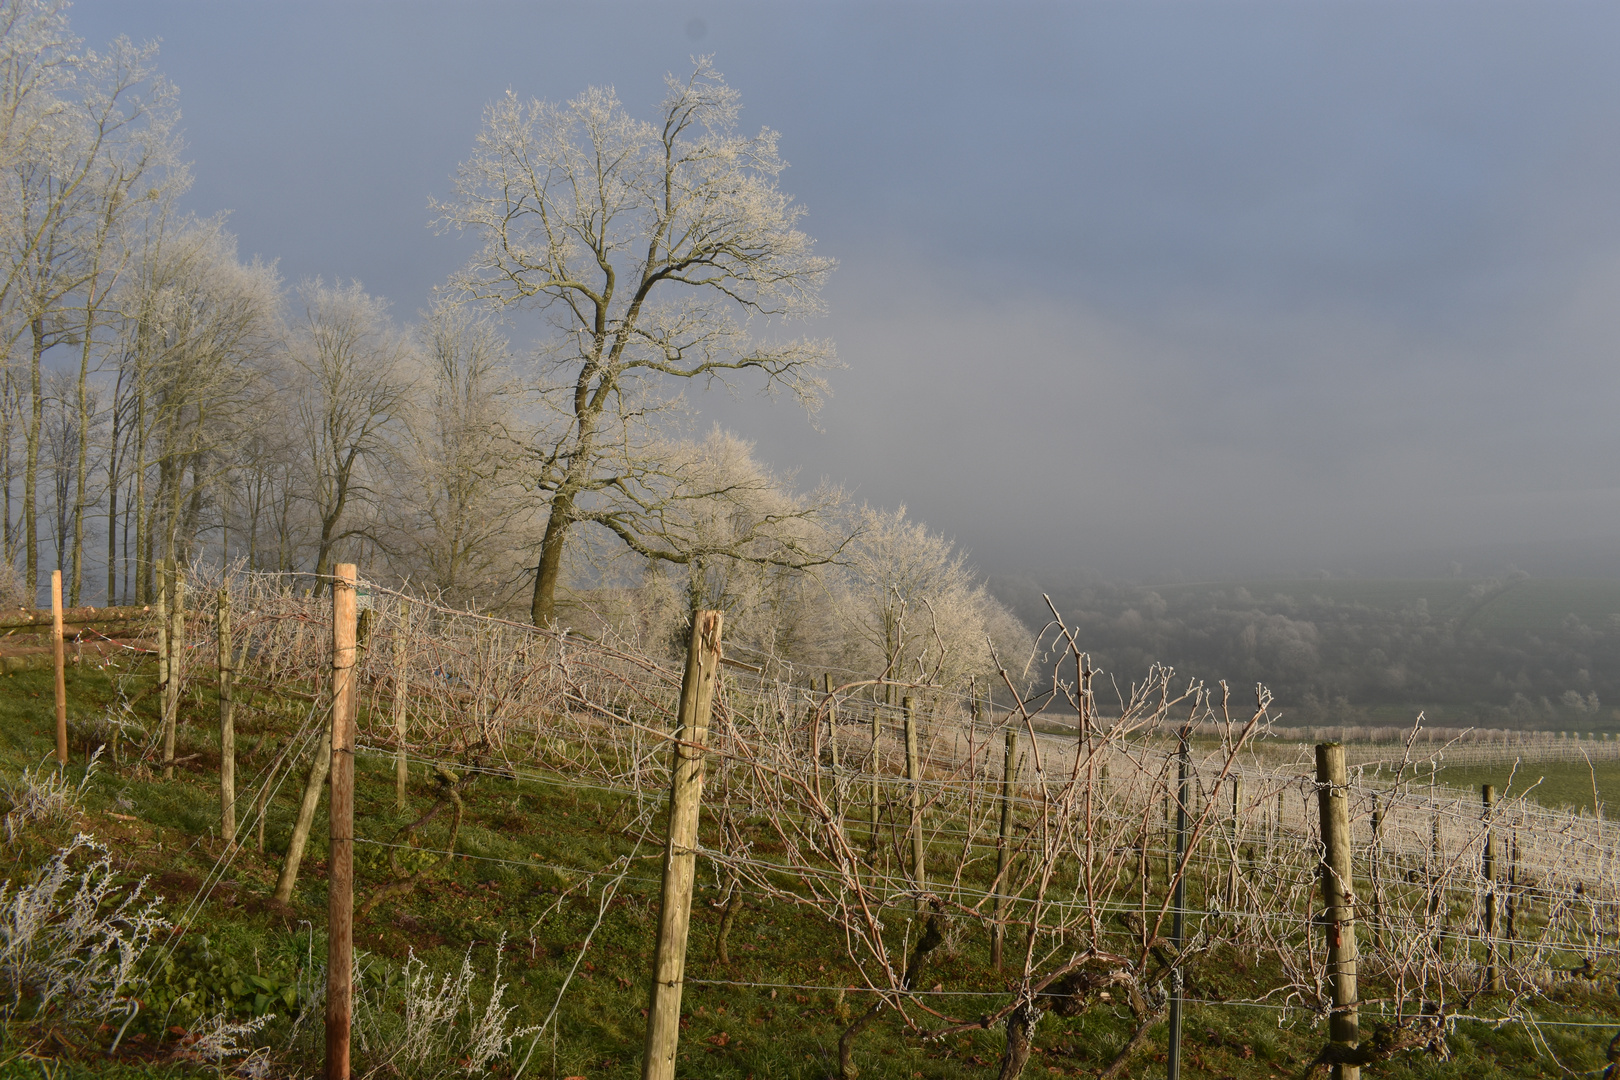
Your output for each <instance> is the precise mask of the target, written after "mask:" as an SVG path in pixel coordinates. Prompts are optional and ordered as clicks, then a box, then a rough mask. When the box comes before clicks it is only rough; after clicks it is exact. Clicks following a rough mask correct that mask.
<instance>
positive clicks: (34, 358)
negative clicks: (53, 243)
mask: <svg viewBox="0 0 1620 1080" xmlns="http://www.w3.org/2000/svg"><path fill="white" fill-rule="evenodd" d="M32 329H33V345H32V347H31V348H30V349H29V354H28V356H29V366H28V433H27V436H26V442H25V444H24V445H25V449H24V454H25V456H24V458H23V566H24V572H23V585H24V587H26V588H27V590H28V597H29V603H30V604H35V605H37V604H38V602H39V507H38V506H37V505H36V499H35V495H36V491H35V489H36V488H37V487H38V486H39V432H40V426H41V424H42V423H43V422H44V417H45V396H44V394H43V392H42V391H41V389H40V384H39V380H40V372H39V368H40V357H41V356H42V355H43V354H44V352H45V320H44V319H43V318H42V317H39V316H35V318H34V321H33V324H32Z"/></svg>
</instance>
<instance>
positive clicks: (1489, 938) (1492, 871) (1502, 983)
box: [1479, 784, 1507, 990]
mask: <svg viewBox="0 0 1620 1080" xmlns="http://www.w3.org/2000/svg"><path fill="white" fill-rule="evenodd" d="M1479 795H1480V802H1481V803H1482V804H1483V813H1484V816H1485V850H1484V851H1483V853H1482V854H1481V858H1480V864H1481V865H1480V871H1481V873H1482V875H1483V876H1484V878H1485V956H1486V963H1485V985H1486V987H1487V988H1489V989H1491V990H1505V989H1507V981H1506V980H1505V979H1503V978H1502V966H1501V958H1500V957H1499V956H1498V955H1497V947H1496V830H1495V829H1494V827H1493V822H1492V820H1491V818H1492V816H1493V815H1494V814H1495V811H1496V788H1495V787H1494V786H1492V785H1490V784H1483V785H1481V786H1480V789H1479Z"/></svg>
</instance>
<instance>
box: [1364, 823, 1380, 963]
mask: <svg viewBox="0 0 1620 1080" xmlns="http://www.w3.org/2000/svg"><path fill="white" fill-rule="evenodd" d="M1383 858H1384V810H1383V807H1381V806H1380V805H1379V804H1378V793H1377V792H1374V793H1373V797H1372V843H1371V844H1369V845H1368V846H1367V868H1368V874H1367V876H1368V879H1369V882H1370V884H1371V888H1372V924H1373V925H1372V932H1373V948H1374V949H1375V950H1377V951H1378V952H1380V953H1381V952H1383V951H1384V885H1383V882H1382V881H1381V880H1380V878H1379V871H1378V864H1379V863H1380V862H1382V861H1383Z"/></svg>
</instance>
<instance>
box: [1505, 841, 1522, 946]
mask: <svg viewBox="0 0 1620 1080" xmlns="http://www.w3.org/2000/svg"><path fill="white" fill-rule="evenodd" d="M1503 907H1504V908H1505V909H1506V910H1505V911H1503V915H1505V916H1506V918H1505V919H1504V920H1503V921H1504V922H1505V923H1506V924H1507V925H1506V927H1505V928H1504V929H1505V930H1506V931H1507V942H1508V964H1509V965H1510V966H1511V965H1512V964H1513V962H1514V959H1515V957H1514V952H1515V949H1514V947H1513V942H1514V939H1515V938H1516V937H1517V936H1518V916H1519V830H1518V829H1513V830H1512V831H1511V832H1510V833H1509V834H1508V878H1507V902H1506V903H1505V904H1504V905H1503Z"/></svg>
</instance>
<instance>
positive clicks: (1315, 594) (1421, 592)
mask: <svg viewBox="0 0 1620 1080" xmlns="http://www.w3.org/2000/svg"><path fill="white" fill-rule="evenodd" d="M993 584H994V585H996V587H997V588H998V595H1000V596H1001V597H1002V598H1003V600H1004V601H1005V602H1007V603H1008V604H1009V605H1010V606H1011V607H1012V608H1013V610H1014V611H1015V612H1016V613H1017V614H1018V615H1019V617H1020V618H1022V619H1023V620H1024V621H1025V622H1026V623H1028V624H1029V625H1031V626H1040V625H1041V624H1043V623H1045V622H1046V621H1047V620H1048V619H1050V617H1051V613H1050V611H1048V609H1047V607H1046V603H1045V601H1044V600H1043V599H1042V597H1041V591H1042V588H1045V587H1044V586H1036V585H1035V584H1034V583H1033V582H1029V581H1022V580H1008V581H1001V582H993ZM1046 591H1047V592H1048V593H1049V594H1050V595H1051V597H1052V600H1053V602H1054V603H1055V604H1056V605H1057V607H1058V610H1059V611H1060V612H1062V613H1063V615H1064V617H1065V619H1067V620H1069V622H1070V623H1071V628H1072V629H1074V630H1075V633H1076V635H1077V637H1078V639H1079V640H1080V641H1081V643H1082V645H1083V647H1085V648H1086V649H1088V650H1090V651H1091V652H1092V653H1093V657H1094V660H1095V661H1096V663H1097V664H1098V666H1099V667H1100V668H1101V669H1102V670H1104V671H1107V672H1109V673H1111V674H1115V675H1118V674H1120V673H1129V672H1132V671H1138V670H1141V669H1143V668H1144V667H1145V666H1146V664H1147V663H1149V662H1160V663H1166V664H1169V665H1170V666H1172V667H1174V668H1176V669H1177V670H1178V671H1180V672H1183V673H1185V674H1186V675H1189V676H1192V677H1195V678H1201V679H1204V680H1206V681H1210V682H1214V681H1217V680H1220V679H1225V680H1227V681H1228V682H1229V683H1232V684H1234V685H1240V686H1242V685H1247V684H1250V683H1253V682H1262V683H1264V684H1266V686H1268V687H1269V688H1270V689H1271V690H1272V692H1273V694H1274V695H1275V697H1276V700H1277V703H1278V705H1279V707H1280V709H1281V711H1282V713H1283V714H1284V716H1285V718H1286V722H1289V723H1296V724H1312V723H1338V724H1347V725H1353V724H1365V723H1372V724H1379V725H1392V726H1403V727H1404V726H1408V725H1410V724H1411V723H1412V721H1413V719H1414V718H1415V717H1417V716H1418V714H1419V713H1423V714H1425V715H1426V717H1427V719H1428V720H1429V721H1430V722H1431V723H1438V724H1443V725H1447V726H1475V727H1485V728H1513V729H1518V730H1555V731H1556V730H1574V731H1582V732H1599V733H1614V732H1620V580H1612V579H1548V580H1541V579H1535V578H1528V577H1524V576H1523V575H1509V576H1506V577H1502V578H1483V579H1478V578H1437V579H1319V580H1275V579H1259V580H1246V581H1240V580H1233V581H1213V582H1194V583H1168V584H1158V585H1110V584H1106V583H1073V584H1068V585H1063V584H1058V585H1056V586H1055V587H1050V588H1046Z"/></svg>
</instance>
